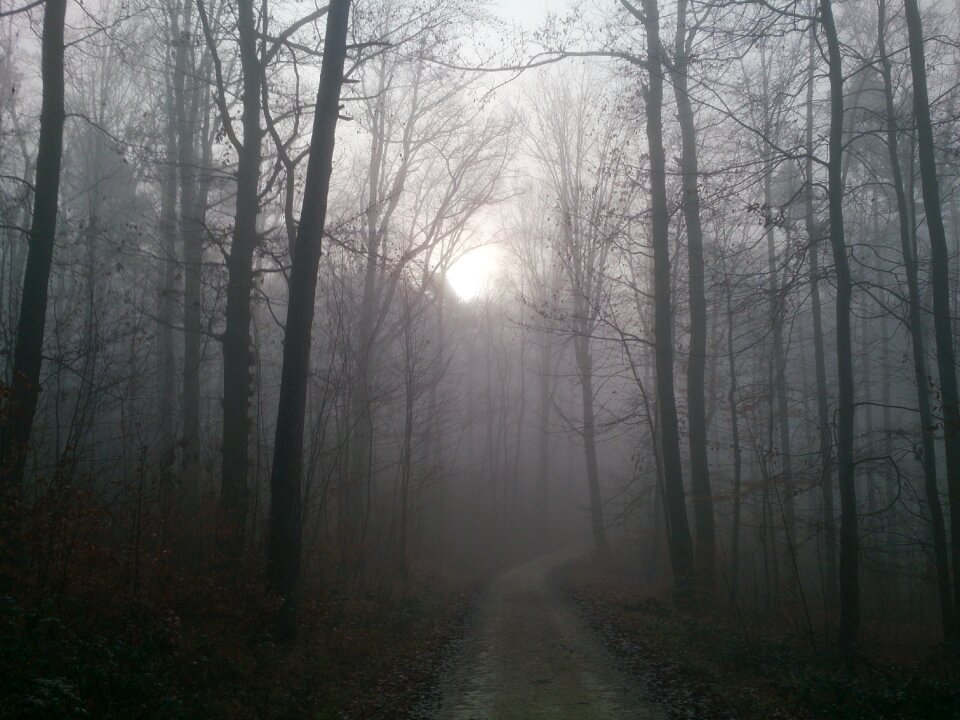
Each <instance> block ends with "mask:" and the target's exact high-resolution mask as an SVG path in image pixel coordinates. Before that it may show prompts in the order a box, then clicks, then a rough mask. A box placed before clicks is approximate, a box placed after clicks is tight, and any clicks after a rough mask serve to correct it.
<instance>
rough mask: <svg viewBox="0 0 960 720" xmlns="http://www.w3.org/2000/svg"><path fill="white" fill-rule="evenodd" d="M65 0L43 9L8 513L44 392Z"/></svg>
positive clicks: (4, 473) (2, 450)
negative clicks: (39, 90) (37, 131)
mask: <svg viewBox="0 0 960 720" xmlns="http://www.w3.org/2000/svg"><path fill="white" fill-rule="evenodd" d="M66 10H67V0H47V2H46V6H45V10H44V14H43V37H42V41H41V42H42V49H41V59H40V64H41V76H42V80H43V97H42V101H41V107H40V138H39V140H38V143H37V164H36V167H37V175H36V181H35V182H34V195H33V217H32V220H31V223H30V238H29V239H30V248H29V250H28V251H27V263H26V269H25V270H24V275H23V290H22V293H21V300H20V317H19V319H18V322H17V338H16V344H15V346H14V351H13V372H12V376H11V389H10V393H11V394H10V401H9V402H10V404H9V409H8V412H7V414H6V415H7V417H6V418H5V421H4V425H3V427H2V435H0V480H2V482H0V501H2V502H3V505H4V508H3V512H4V513H6V512H8V511H9V509H10V508H11V507H13V505H14V504H15V503H17V502H18V501H19V500H20V495H21V492H22V489H23V488H22V486H23V476H24V472H25V469H26V462H27V455H28V454H29V449H30V433H31V431H32V429H33V420H34V415H35V414H36V411H37V401H38V399H39V397H40V389H41V388H40V366H41V363H42V354H43V336H44V328H45V325H46V317H47V298H48V288H49V281H50V266H51V263H52V262H53V246H54V242H55V240H56V236H57V206H58V203H59V197H60V162H61V158H62V155H63V125H64V121H65V119H66V118H65V112H64V79H63V75H64V63H63V56H64V40H63V36H64V18H65V16H66Z"/></svg>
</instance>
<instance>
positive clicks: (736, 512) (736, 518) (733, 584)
mask: <svg viewBox="0 0 960 720" xmlns="http://www.w3.org/2000/svg"><path fill="white" fill-rule="evenodd" d="M735 318H736V316H735V315H734V312H733V289H732V288H731V287H727V363H728V366H729V370H730V387H729V390H728V392H727V404H728V406H729V408H730V428H731V434H732V440H731V442H732V444H733V448H732V452H733V527H732V528H731V531H730V532H731V541H730V594H731V596H732V597H733V599H734V601H736V599H737V592H738V590H739V587H740V512H741V497H740V486H741V476H742V472H743V453H742V452H741V449H740V422H739V419H738V413H737V356H736V354H735V353H734V347H733V336H734V329H735Z"/></svg>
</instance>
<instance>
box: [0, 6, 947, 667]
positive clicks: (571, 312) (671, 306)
mask: <svg viewBox="0 0 960 720" xmlns="http://www.w3.org/2000/svg"><path fill="white" fill-rule="evenodd" d="M921 10H922V13H921ZM957 39H958V26H957V16H956V12H955V8H954V7H953V6H952V5H949V4H947V3H937V2H931V3H927V4H926V5H925V6H924V7H923V8H918V6H917V2H916V0H904V2H903V3H900V2H893V3H889V4H888V3H887V0H849V1H848V2H845V3H843V4H842V5H838V6H836V7H834V6H833V3H832V2H831V0H821V1H820V2H819V3H816V2H790V3H780V2H777V3H765V2H764V3H758V2H752V3H743V2H710V3H704V2H700V0H678V2H676V3H674V2H663V3H661V4H659V5H658V3H657V0H640V2H639V4H634V3H633V2H631V1H628V0H621V1H620V2H614V1H613V0H610V1H606V2H594V3H588V4H580V5H578V6H577V9H575V10H572V11H567V10H566V9H563V8H561V9H560V10H559V11H558V13H557V14H555V15H551V16H549V17H547V18H545V19H544V22H543V25H542V27H541V28H540V29H539V30H538V31H537V32H535V33H534V32H530V33H527V34H526V35H525V36H519V35H516V34H515V31H514V30H513V29H512V28H510V27H509V26H507V25H505V24H503V22H502V21H500V20H498V19H497V17H496V16H495V15H494V14H493V12H492V11H491V10H490V8H489V7H487V6H486V5H485V4H484V3H481V2H474V1H473V0H440V1H439V2H430V3H420V2H401V1H399V0H393V1H391V0H355V1H354V2H352V3H351V2H350V1H349V0H331V2H330V4H329V5H319V4H314V3H304V2H291V1H289V0H269V1H267V0H264V1H263V2H258V3H254V2H253V1H252V0H235V2H224V1H222V0H197V2H192V1H190V0H130V1H128V2H115V1H111V0H101V1H100V2H97V3H89V2H88V3H85V4H84V5H83V6H81V5H80V4H78V3H73V2H69V1H68V0H46V2H44V3H40V4H38V3H29V2H26V0H24V2H23V3H20V4H18V3H16V2H13V1H12V0H11V1H10V2H4V3H3V4H2V6H0V122H2V125H0V168H2V169H0V173H2V174H0V187H2V197H0V332H2V334H3V341H2V342H3V348H4V353H3V362H4V375H3V382H4V385H3V390H4V392H3V409H2V421H3V426H2V432H3V435H2V453H3V456H2V471H0V473H2V474H0V482H2V493H3V506H2V512H3V516H2V523H3V525H2V541H3V552H4V573H5V577H6V580H5V583H6V585H5V587H6V588H7V589H9V588H11V587H17V586H19V587H21V588H24V587H29V588H30V589H31V592H33V593H35V594H36V595H37V596H41V597H43V596H52V595H56V594H62V593H68V594H69V593H70V592H72V591H77V592H79V589H78V588H77V583H80V582H81V578H84V577H87V576H88V574H93V575H99V576H100V577H101V579H105V580H104V582H108V584H112V586H114V587H117V588H122V590H123V592H127V593H132V594H134V595H136V594H137V593H140V592H148V589H149V588H156V587H157V586H162V584H163V582H164V577H166V576H167V574H169V573H173V572H176V573H181V572H182V573H187V574H196V575H197V576H202V575H204V574H207V573H215V574H217V575H218V576H222V577H225V578H232V579H231V580H228V581H225V582H235V583H253V584H254V585H257V586H258V587H265V589H266V591H267V593H268V594H269V595H270V597H273V598H275V599H276V601H277V602H276V605H275V612H274V613H273V616H274V623H275V626H274V632H275V633H276V635H277V636H278V637H286V638H291V637H293V636H294V635H295V633H296V629H297V611H298V608H299V607H300V605H301V604H302V602H303V601H304V600H305V599H308V598H309V597H310V596H311V593H313V592H315V590H316V588H318V587H323V586H328V585H335V584H342V585H343V586H351V585H353V584H359V585H360V586H363V585H364V584H365V583H376V582H385V578H389V579H390V581H391V582H394V581H395V582H399V583H405V582H415V581H416V580H415V578H416V577H417V574H418V573H419V572H421V571H422V570H423V569H424V568H448V569H457V570H458V571H464V570H465V569H466V570H468V571H470V572H482V571H486V570H489V569H491V568H495V567H501V566H503V565H505V564H506V563H508V562H510V561H511V560H517V559H519V558H522V557H527V556H532V555H534V554H535V553H537V552H540V551H546V550H548V549H551V548H556V547H561V546H564V545H569V544H576V543H584V544H589V545H590V546H591V547H592V549H593V551H594V552H595V553H596V555H597V556H598V557H599V558H600V559H604V558H608V557H610V556H611V555H615V556H626V557H628V558H630V561H631V562H632V563H633V565H634V567H635V571H636V573H637V574H638V575H639V576H640V577H642V578H643V579H644V580H645V582H647V583H649V584H650V585H651V586H658V585H663V584H671V585H672V587H673V588H674V590H673V596H674V598H675V600H676V601H677V602H678V603H680V604H681V605H684V606H686V607H688V608H693V609H697V608H700V609H706V608H724V609H729V610H730V612H731V613H733V612H736V613H737V614H738V616H739V617H742V618H745V620H744V622H752V621H756V622H761V620H763V619H767V620H769V619H770V618H773V617H784V618H787V619H788V620H789V622H790V623H793V624H795V626H796V628H797V631H798V632H799V633H801V634H808V635H809V636H810V637H812V638H820V637H824V636H826V637H829V638H830V639H831V642H839V643H840V645H841V646H842V647H844V648H847V649H850V648H853V647H854V646H855V645H856V644H857V642H858V641H859V640H860V639H861V638H862V637H863V633H864V632H865V631H867V630H868V631H869V632H874V633H886V634H891V635H897V634H898V633H900V634H902V635H904V636H906V635H914V636H919V637H922V638H923V640H924V641H925V642H929V643H931V644H933V643H935V642H937V640H938V638H940V637H946V638H948V639H955V638H956V636H957V632H958V626H957V622H956V621H957V614H958V611H960V435H958V430H960V408H958V393H957V382H956V361H955V351H956V345H957V336H958V331H960V328H958V320H957V311H956V303H957V301H958V297H957V293H958V287H960V286H958V277H957V276H958V272H960V253H958V242H960V241H958V237H960V235H958V228H960V220H958V217H960V216H958V213H960V200H958V197H957V192H956V190H957V179H956V178H957V160H958V145H957V142H958V141H957V121H958V115H957V108H956V105H957V101H958V95H957V90H956V79H957V67H958V61H960V56H958V51H957ZM487 246H490V247H487ZM481 247H486V248H487V250H490V249H491V247H492V249H493V251H492V252H488V253H487V254H478V251H477V249H478V248H481ZM481 256H482V257H484V258H486V260H485V261H484V262H480V260H478V258H480V257H481ZM455 265H458V270H459V275H460V276H461V277H463V276H466V277H471V276H478V275H483V277H484V278H485V280H484V282H483V283H482V288H481V290H480V291H479V292H477V293H476V294H473V293H472V292H470V293H466V292H464V291H463V289H462V288H459V289H458V288H457V287H456V286H454V285H453V284H452V283H451V282H448V280H447V274H448V272H450V271H451V268H452V267H454V266H455ZM451 276H452V275H451ZM473 280H474V281H477V277H473ZM81 567H85V568H86V569H85V570H82V571H81V570H80V568H81ZM91 568H92V570H91ZM83 582H86V580H84V581H83Z"/></svg>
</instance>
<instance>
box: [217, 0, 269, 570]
mask: <svg viewBox="0 0 960 720" xmlns="http://www.w3.org/2000/svg"><path fill="white" fill-rule="evenodd" d="M256 22H257V21H256V16H255V13H254V8H253V0H238V3H237V28H238V33H239V44H240V63H241V66H242V68H243V97H242V99H243V146H242V147H241V148H240V151H239V158H238V164H237V200H236V203H237V208H236V218H235V220H234V226H233V244H232V246H231V248H230V254H229V256H228V257H227V273H228V278H227V306H226V312H225V320H226V325H225V328H224V332H223V466H222V472H223V475H222V479H221V486H220V509H221V511H222V512H223V519H222V521H223V537H222V544H223V548H224V549H225V550H226V551H227V552H228V553H229V554H231V555H236V554H237V553H239V551H240V549H241V547H242V545H243V531H244V526H245V524H246V516H247V497H248V489H247V454H248V445H249V432H250V418H249V407H250V367H251V364H252V359H253V358H252V352H251V347H250V293H251V291H252V286H253V250H254V248H255V247H256V244H257V215H258V213H259V201H258V197H257V186H258V184H259V179H260V156H261V148H260V139H261V131H260V89H261V88H260V85H261V78H262V70H263V69H262V67H261V65H260V59H259V57H258V54H257V26H256Z"/></svg>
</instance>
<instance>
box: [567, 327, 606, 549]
mask: <svg viewBox="0 0 960 720" xmlns="http://www.w3.org/2000/svg"><path fill="white" fill-rule="evenodd" d="M573 344H574V351H575V354H576V358H577V372H578V374H579V376H580V392H581V399H582V401H583V430H582V434H583V450H584V454H585V456H586V462H587V486H588V488H589V490H590V527H591V529H592V530H593V549H594V552H596V554H597V557H599V558H601V559H607V558H609V556H610V546H609V544H608V543H607V531H606V528H605V526H604V523H603V496H602V493H601V491H600V469H599V465H598V462H597V439H596V427H595V418H594V409H593V359H592V358H591V357H590V338H589V337H586V336H584V335H580V336H577V337H575V338H574V339H573Z"/></svg>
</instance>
